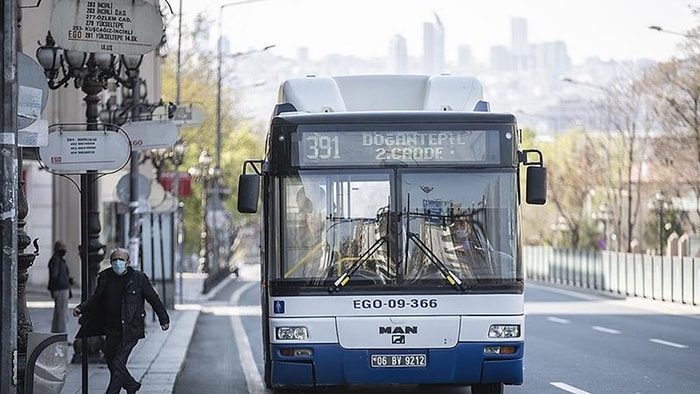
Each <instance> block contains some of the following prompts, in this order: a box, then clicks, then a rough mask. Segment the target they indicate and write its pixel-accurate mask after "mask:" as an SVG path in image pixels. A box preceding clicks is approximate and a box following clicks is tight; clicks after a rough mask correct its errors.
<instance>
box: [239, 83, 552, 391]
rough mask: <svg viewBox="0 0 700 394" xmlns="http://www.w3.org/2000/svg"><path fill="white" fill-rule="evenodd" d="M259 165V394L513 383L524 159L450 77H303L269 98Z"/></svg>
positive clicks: (502, 119) (249, 208)
mask: <svg viewBox="0 0 700 394" xmlns="http://www.w3.org/2000/svg"><path fill="white" fill-rule="evenodd" d="M279 98H280V101H279V104H278V105H277V106H276V107H275V112H274V116H273V117H272V120H271V124H270V130H269V134H268V136H267V142H266V153H265V157H264V159H262V160H248V161H246V163H245V164H244V170H243V174H242V175H241V177H240V179H239V197H238V209H239V211H240V212H244V213H255V212H257V205H258V200H259V199H260V198H259V197H260V191H262V215H261V217H262V219H261V220H262V234H263V236H262V238H263V239H262V241H261V245H262V250H261V252H262V270H261V272H262V278H261V293H262V309H263V311H262V329H263V340H264V344H263V348H264V358H265V371H264V379H265V384H266V386H267V387H268V388H272V389H278V388H280V389H283V388H292V387H319V386H354V385H360V386H366V385H370V386H371V385H389V384H392V385H395V384H421V385H430V384H436V385H444V384H449V385H465V386H466V385H471V391H472V393H500V392H502V391H503V389H504V385H513V384H515V385H517V384H522V382H523V352H524V334H525V330H524V322H525V318H524V307H523V283H524V279H523V267H522V262H521V258H520V232H521V224H520V204H521V191H520V184H521V182H520V176H521V175H520V171H519V170H520V168H521V166H524V167H526V168H527V177H526V181H527V182H525V183H524V184H526V187H525V189H526V190H525V191H524V193H523V194H524V197H525V201H526V202H528V203H532V204H544V203H545V199H546V169H545V168H544V166H543V161H542V155H541V153H540V152H539V151H537V150H522V149H520V147H519V144H520V140H519V139H520V130H519V129H518V126H517V123H516V119H515V117H514V116H513V115H511V114H504V113H491V112H489V105H488V103H487V102H485V101H483V100H482V87H481V84H480V83H479V82H478V81H477V80H476V79H474V78H470V77H461V76H447V75H440V76H419V75H376V76H343V77H307V78H298V79H291V80H287V81H285V82H284V83H283V84H282V85H281V87H280V95H279Z"/></svg>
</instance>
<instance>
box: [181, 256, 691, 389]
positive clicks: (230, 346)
mask: <svg viewBox="0 0 700 394" xmlns="http://www.w3.org/2000/svg"><path fill="white" fill-rule="evenodd" d="M258 269H259V266H257V265H248V264H246V265H244V266H242V267H241V271H240V272H241V276H240V278H238V279H236V280H233V281H231V282H230V283H229V284H228V285H227V286H226V287H225V288H224V289H222V290H221V291H220V292H219V293H218V294H217V296H216V297H215V298H214V299H213V300H212V301H211V302H210V303H209V304H207V305H204V306H203V309H202V313H201V315H200V318H199V321H198V322H197V327H196V329H195V332H194V334H193V337H192V341H191V344H190V347H189V349H188V354H187V359H186V361H185V366H184V370H183V371H182V373H181V374H180V377H179V378H178V381H177V382H176V386H175V387H176V389H175V393H178V394H185V393H192V392H197V393H217V394H219V393H241V394H248V393H266V392H271V390H265V389H264V387H263V383H262V378H261V375H262V365H263V360H262V355H261V332H260V312H259V300H260V293H259V280H258ZM525 294H526V297H525V299H526V312H527V317H526V334H525V336H526V345H525V349H526V350H525V383H524V384H523V385H522V386H507V387H506V393H509V394H510V393H513V394H515V393H538V394H542V393H560V394H561V393H574V394H585V393H591V394H593V393H595V394H602V393H610V394H613V393H614V394H619V393H634V394H637V393H638V394H644V393H650V394H651V393H675V394H683V393H697V392H698V390H699V389H698V385H700V366H699V365H698V364H700V355H699V353H698V351H699V350H700V335H698V333H700V307H695V308H693V307H687V306H678V305H670V304H661V305H660V304H659V303H658V302H650V301H646V300H635V299H628V300H625V299H622V298H616V297H611V296H605V295H598V294H594V293H590V292H585V291H576V290H572V289H568V288H561V287H554V286H545V285H541V284H528V285H527V287H526V293H525ZM350 391H351V392H362V393H377V394H378V393H399V392H401V393H412V392H415V393H419V392H420V393H425V392H426V389H425V388H417V387H413V386H408V387H391V388H382V389H377V390H368V389H366V388H360V389H353V390H350ZM469 391H470V390H469V389H468V388H454V387H441V388H436V389H435V390H432V391H431V392H434V393H440V394H451V393H469ZM325 392H326V393H334V392H338V393H340V392H342V391H336V390H329V391H325Z"/></svg>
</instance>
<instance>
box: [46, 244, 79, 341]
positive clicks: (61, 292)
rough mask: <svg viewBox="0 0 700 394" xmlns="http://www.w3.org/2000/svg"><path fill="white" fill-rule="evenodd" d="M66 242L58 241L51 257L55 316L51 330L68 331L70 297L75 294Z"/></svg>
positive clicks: (50, 274)
mask: <svg viewBox="0 0 700 394" xmlns="http://www.w3.org/2000/svg"><path fill="white" fill-rule="evenodd" d="M65 256H66V244H64V243H63V241H60V240H59V241H56V242H55V243H54V245H53V255H52V256H51V258H50V259H49V286H48V288H49V291H50V292H51V298H53V318H52V319H51V332H66V315H67V314H68V299H69V298H70V297H71V296H72V295H73V294H72V292H71V289H70V287H71V285H72V284H73V278H71V277H70V273H69V271H68V265H67V264H66V259H65Z"/></svg>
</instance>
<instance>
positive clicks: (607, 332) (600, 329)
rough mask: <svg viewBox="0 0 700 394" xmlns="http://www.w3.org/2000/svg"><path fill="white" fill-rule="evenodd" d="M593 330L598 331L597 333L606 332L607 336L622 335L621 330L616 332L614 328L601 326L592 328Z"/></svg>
mask: <svg viewBox="0 0 700 394" xmlns="http://www.w3.org/2000/svg"><path fill="white" fill-rule="evenodd" d="M591 328H592V329H594V330H596V331H600V332H604V333H606V334H619V333H620V331H619V330H615V329H612V328H606V327H601V326H593V327H591Z"/></svg>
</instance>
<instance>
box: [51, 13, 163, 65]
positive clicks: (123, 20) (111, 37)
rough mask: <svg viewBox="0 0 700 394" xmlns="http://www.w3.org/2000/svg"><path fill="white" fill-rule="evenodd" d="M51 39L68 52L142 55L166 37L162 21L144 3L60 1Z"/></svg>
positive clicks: (54, 16)
mask: <svg viewBox="0 0 700 394" xmlns="http://www.w3.org/2000/svg"><path fill="white" fill-rule="evenodd" d="M51 35H52V36H53V37H54V39H55V40H56V43H57V44H58V45H59V46H61V47H63V48H64V49H68V50H75V51H82V52H106V53H115V54H121V55H143V54H146V53H148V52H151V51H153V50H154V49H155V48H156V47H157V46H158V44H159V43H160V41H161V38H162V36H163V19H162V18H161V15H160V12H159V11H158V9H157V8H156V6H155V5H154V4H152V3H149V2H147V1H144V0H90V1H85V0H58V1H57V2H56V5H55V6H54V9H53V12H52V13H51Z"/></svg>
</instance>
